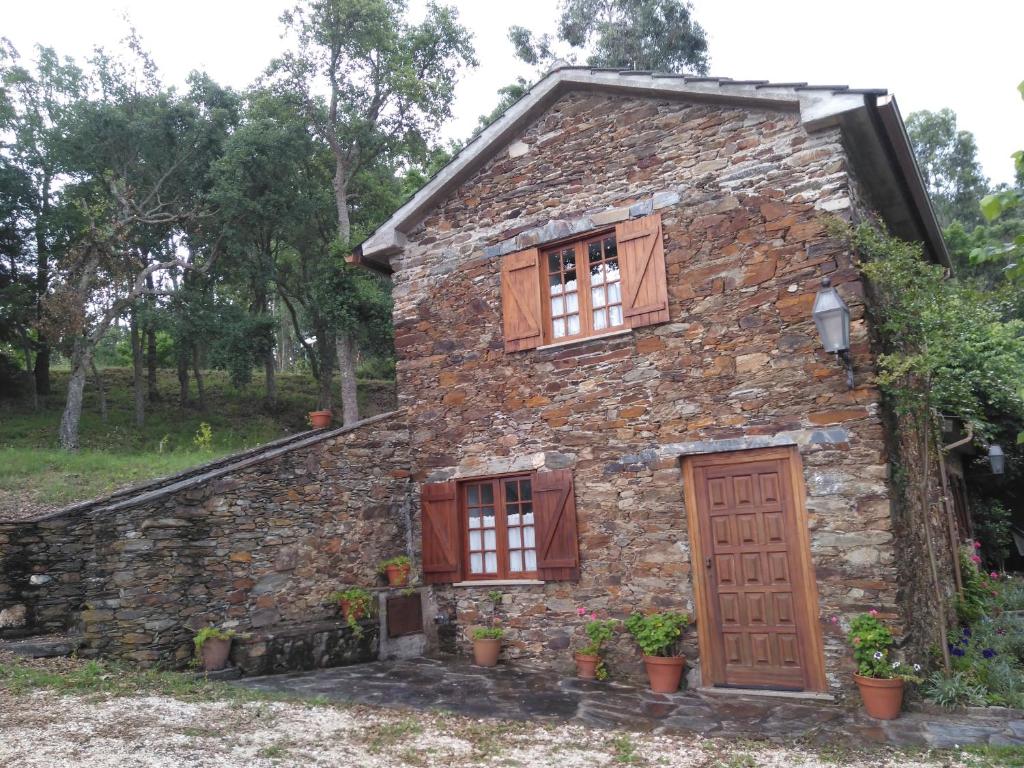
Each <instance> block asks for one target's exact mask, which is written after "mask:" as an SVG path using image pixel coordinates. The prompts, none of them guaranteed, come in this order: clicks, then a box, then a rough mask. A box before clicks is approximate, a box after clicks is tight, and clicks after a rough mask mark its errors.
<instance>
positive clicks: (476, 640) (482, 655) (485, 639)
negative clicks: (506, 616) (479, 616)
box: [472, 627, 505, 667]
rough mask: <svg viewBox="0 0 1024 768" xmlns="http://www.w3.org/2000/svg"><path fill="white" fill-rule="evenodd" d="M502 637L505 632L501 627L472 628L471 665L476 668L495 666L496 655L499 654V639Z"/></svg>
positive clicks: (496, 661)
mask: <svg viewBox="0 0 1024 768" xmlns="http://www.w3.org/2000/svg"><path fill="white" fill-rule="evenodd" d="M504 636H505V630H503V629H502V628H501V627H474V628H473V632H472V638H473V663H474V664H476V665H477V666H478V667H493V666H496V665H497V663H498V654H500V653H501V638H503V637H504Z"/></svg>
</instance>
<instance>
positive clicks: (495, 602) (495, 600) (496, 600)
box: [487, 589, 505, 609]
mask: <svg viewBox="0 0 1024 768" xmlns="http://www.w3.org/2000/svg"><path fill="white" fill-rule="evenodd" d="M487 599H488V600H490V601H491V605H492V606H493V607H494V608H495V609H497V608H498V606H500V605H501V601H502V600H504V599H505V595H503V594H502V593H501V592H500V591H499V590H497V589H492V590H491V591H490V592H488V593H487Z"/></svg>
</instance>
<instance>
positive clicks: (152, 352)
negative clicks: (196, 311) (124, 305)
mask: <svg viewBox="0 0 1024 768" xmlns="http://www.w3.org/2000/svg"><path fill="white" fill-rule="evenodd" d="M146 288H147V289H148V290H150V291H152V290H153V276H152V275H146ZM149 309H150V312H149V318H148V319H147V320H146V389H147V393H148V394H147V397H148V399H149V402H151V403H155V402H157V401H158V400H159V399H160V388H159V387H158V386H157V380H156V363H157V360H156V328H154V327H153V319H154V318H153V312H154V310H156V297H155V296H150V297H149Z"/></svg>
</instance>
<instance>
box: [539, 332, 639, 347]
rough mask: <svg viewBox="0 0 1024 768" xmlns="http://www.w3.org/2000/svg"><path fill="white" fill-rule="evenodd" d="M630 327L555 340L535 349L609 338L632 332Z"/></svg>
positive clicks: (567, 345)
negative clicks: (579, 337) (578, 337)
mask: <svg viewBox="0 0 1024 768" xmlns="http://www.w3.org/2000/svg"><path fill="white" fill-rule="evenodd" d="M632 332H633V329H632V328H623V329H622V330H620V331H612V332H611V333H599V334H597V335H595V336H584V337H583V338H581V339H567V340H566V341H556V342H554V343H553V344H545V345H544V346H541V347H537V351H538V352H541V351H543V350H545V349H558V348H559V347H569V346H572V345H573V344H585V343H586V342H588V341H597V340H598V339H611V338H614V337H616V336H625V335H626V334H627V333H632Z"/></svg>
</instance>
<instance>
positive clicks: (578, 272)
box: [501, 214, 669, 352]
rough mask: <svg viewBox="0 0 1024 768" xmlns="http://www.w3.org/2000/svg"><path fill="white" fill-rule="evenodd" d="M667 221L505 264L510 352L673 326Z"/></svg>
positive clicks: (652, 219) (622, 228) (645, 222)
mask: <svg viewBox="0 0 1024 768" xmlns="http://www.w3.org/2000/svg"><path fill="white" fill-rule="evenodd" d="M662 239H663V238H662V231H661V216H660V215H659V214H654V215H652V216H645V217H643V218H640V219H632V220H630V221H625V222H623V223H621V224H619V225H617V226H616V227H615V231H614V232H599V233H593V234H590V235H587V236H585V237H583V238H580V239H578V240H573V241H570V242H563V243H558V244H555V245H553V246H549V247H546V248H529V249H527V250H525V251H518V252H516V253H511V254H509V255H508V256H506V257H505V258H504V259H503V260H502V265H501V301H502V309H503V320H504V336H505V351H506V352H516V351H519V350H523V349H531V348H533V347H538V346H541V345H542V344H551V343H555V342H561V341H571V340H574V339H585V338H587V337H590V336H599V335H601V334H605V333H613V332H615V331H617V330H620V329H623V328H639V327H640V326H644V325H652V324H654V323H663V322H666V321H668V319H669V315H668V288H667V283H666V279H665V251H664V245H663V242H662Z"/></svg>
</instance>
